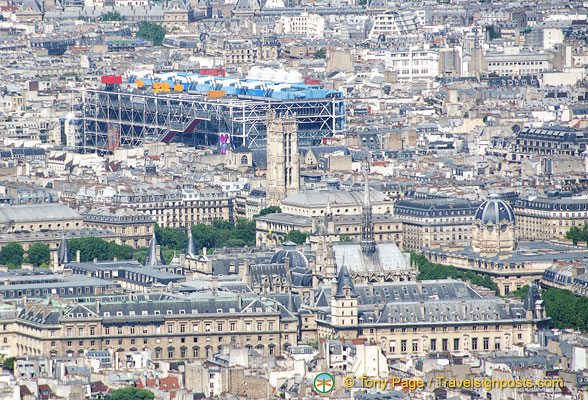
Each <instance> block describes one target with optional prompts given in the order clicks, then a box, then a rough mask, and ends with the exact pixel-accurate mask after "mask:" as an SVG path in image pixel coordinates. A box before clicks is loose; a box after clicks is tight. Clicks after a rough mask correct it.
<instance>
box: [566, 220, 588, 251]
mask: <svg viewBox="0 0 588 400" xmlns="http://www.w3.org/2000/svg"><path fill="white" fill-rule="evenodd" d="M566 239H570V240H571V241H572V242H573V243H574V246H575V245H577V244H578V242H586V244H587V245H588V225H586V224H585V225H584V226H583V227H582V229H580V228H578V227H577V226H572V227H571V228H570V230H569V231H567V232H566Z"/></svg>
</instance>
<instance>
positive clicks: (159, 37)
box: [137, 22, 165, 46]
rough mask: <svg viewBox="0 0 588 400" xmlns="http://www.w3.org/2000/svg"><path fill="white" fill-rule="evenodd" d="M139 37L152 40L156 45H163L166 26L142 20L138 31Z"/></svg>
mask: <svg viewBox="0 0 588 400" xmlns="http://www.w3.org/2000/svg"><path fill="white" fill-rule="evenodd" d="M137 37H138V38H139V39H145V40H151V41H152V42H153V45H154V46H161V45H162V44H163V39H164V38H165V28H164V27H162V26H160V25H157V24H153V23H151V22H141V24H140V25H139V30H138V31H137Z"/></svg>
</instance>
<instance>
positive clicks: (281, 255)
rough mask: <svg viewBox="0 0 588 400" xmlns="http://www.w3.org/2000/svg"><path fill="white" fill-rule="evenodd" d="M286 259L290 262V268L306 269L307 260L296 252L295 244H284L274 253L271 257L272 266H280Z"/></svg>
mask: <svg viewBox="0 0 588 400" xmlns="http://www.w3.org/2000/svg"><path fill="white" fill-rule="evenodd" d="M286 258H288V259H289V260H290V268H292V269H293V268H298V267H302V268H307V267H308V265H309V263H308V259H307V258H306V256H305V255H304V254H302V253H301V252H300V251H298V250H296V243H294V242H290V241H287V242H284V243H283V244H282V248H281V249H280V250H278V251H277V252H276V254H274V255H273V257H272V261H271V262H272V264H282V263H285V262H286Z"/></svg>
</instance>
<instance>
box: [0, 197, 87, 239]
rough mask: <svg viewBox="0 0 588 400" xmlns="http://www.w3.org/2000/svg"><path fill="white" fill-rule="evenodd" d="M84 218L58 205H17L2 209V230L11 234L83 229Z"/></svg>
mask: <svg viewBox="0 0 588 400" xmlns="http://www.w3.org/2000/svg"><path fill="white" fill-rule="evenodd" d="M83 225H84V221H83V218H82V216H81V215H80V214H79V213H78V212H76V211H75V210H73V209H71V208H69V207H67V206H64V205H61V204H58V203H41V204H17V205H5V206H3V207H0V230H1V231H3V232H10V233H28V232H47V231H70V230H78V229H81V228H82V227H83Z"/></svg>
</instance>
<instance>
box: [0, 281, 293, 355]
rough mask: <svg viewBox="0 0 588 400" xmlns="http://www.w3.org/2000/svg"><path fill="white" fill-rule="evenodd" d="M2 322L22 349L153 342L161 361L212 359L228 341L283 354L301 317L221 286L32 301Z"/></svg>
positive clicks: (36, 351)
mask: <svg viewBox="0 0 588 400" xmlns="http://www.w3.org/2000/svg"><path fill="white" fill-rule="evenodd" d="M0 329H1V330H2V337H3V338H5V341H6V343H5V344H6V345H9V346H10V348H11V349H10V354H13V355H15V356H24V355H44V356H51V357H57V356H75V355H81V354H83V353H84V351H86V350H106V349H114V350H115V351H136V350H141V349H146V348H148V349H151V350H152V351H153V358H154V361H155V362H157V361H159V360H165V361H179V360H188V359H202V358H207V357H210V356H211V355H212V354H213V353H216V352H217V351H218V350H219V349H220V348H221V347H222V346H237V347H243V348H247V349H255V350H256V351H258V352H259V353H260V354H263V355H271V354H273V355H280V354H281V352H282V351H283V349H284V348H287V347H289V346H291V345H296V344H297V337H298V336H297V330H298V323H297V319H296V318H294V317H293V316H292V315H291V314H290V313H289V312H288V311H287V310H284V308H283V306H281V305H280V304H279V303H277V302H275V301H272V300H265V301H261V300H259V299H257V298H252V297H241V296H235V295H226V294H220V293H219V294H213V295H212V296H210V297H209V298H198V299H186V300H184V299H181V300H180V299H176V298H172V297H168V296H167V295H164V294H157V295H128V296H118V297H117V296H109V297H108V298H97V299H96V302H94V303H88V304H73V303H72V304H67V302H66V303H63V304H61V305H54V304H51V303H47V302H28V303H26V304H25V306H24V309H23V310H22V311H21V312H20V313H19V314H18V315H17V317H16V318H14V319H12V320H7V319H5V320H4V321H3V324H2V326H0Z"/></svg>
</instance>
